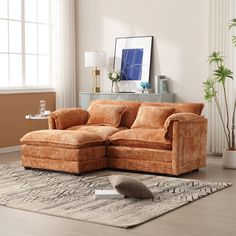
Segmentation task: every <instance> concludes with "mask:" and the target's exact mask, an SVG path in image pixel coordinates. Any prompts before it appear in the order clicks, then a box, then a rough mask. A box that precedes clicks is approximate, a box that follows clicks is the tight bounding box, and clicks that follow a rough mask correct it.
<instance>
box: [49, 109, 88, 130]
mask: <svg viewBox="0 0 236 236" xmlns="http://www.w3.org/2000/svg"><path fill="white" fill-rule="evenodd" d="M88 117H89V113H88V112H87V111H86V110H83V109H81V108H63V109H59V110H56V111H54V112H52V113H51V115H50V117H49V119H48V127H49V129H67V128H69V127H71V126H74V125H84V124H86V122H87V120H88Z"/></svg>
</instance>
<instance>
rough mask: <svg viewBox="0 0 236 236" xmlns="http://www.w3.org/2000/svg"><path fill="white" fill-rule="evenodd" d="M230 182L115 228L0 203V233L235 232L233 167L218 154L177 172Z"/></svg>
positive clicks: (5, 159)
mask: <svg viewBox="0 0 236 236" xmlns="http://www.w3.org/2000/svg"><path fill="white" fill-rule="evenodd" d="M19 156H20V154H19V153H18V152H15V153H9V154H0V163H9V162H12V161H16V160H19V159H20V157H19ZM181 177H183V178H189V179H202V180H209V181H217V182H231V183H233V186H232V187H230V188H227V189H225V190H222V191H220V192H217V193H214V194H212V195H210V196H208V197H205V198H203V199H200V200H198V201H195V202H193V203H191V204H189V205H187V206H184V207H181V208H179V209H177V210H175V211H173V212H170V213H168V214H166V215H163V216H161V217H159V218H156V219H154V220H152V221H149V222H147V223H145V224H142V225H140V226H138V227H135V228H132V229H128V230H127V229H119V228H115V227H109V226H103V225H98V224H91V223H85V222H80V221H75V220H69V219H65V218H59V217H53V216H48V215H42V214H36V213H31V212H27V211H21V210H16V209H11V208H7V207H0V235H1V236H37V235H40V236H72V235H74V236H80V235H83V236H87V235H88V236H90V235H96V236H100V235H101V236H118V235H122V236H126V235H130V236H131V235H132V236H134V235H135V236H139V235H145V236H149V235H150V236H151V235H153V236H154V235H155V236H157V235H158V236H172V235H173V236H185V235H186V236H193V235H201V236H234V235H236V170H226V169H223V168H222V166H221V158H220V157H212V156H211V157H208V160H207V168H203V169H201V170H200V171H199V172H194V173H190V174H186V175H184V176H181Z"/></svg>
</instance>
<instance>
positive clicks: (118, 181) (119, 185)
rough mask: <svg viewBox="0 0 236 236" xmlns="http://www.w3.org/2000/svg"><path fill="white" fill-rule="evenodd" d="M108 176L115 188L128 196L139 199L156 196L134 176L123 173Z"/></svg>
mask: <svg viewBox="0 0 236 236" xmlns="http://www.w3.org/2000/svg"><path fill="white" fill-rule="evenodd" d="M108 178H109V180H110V182H111V185H112V186H113V188H115V189H116V190H117V192H119V193H120V194H123V195H124V196H126V197H132V198H138V199H148V198H152V199H153V198H154V195H153V193H152V192H151V191H150V190H149V189H148V187H147V186H146V185H145V184H143V183H142V182H140V181H138V180H136V179H134V178H131V177H128V176H123V175H111V176H109V177H108Z"/></svg>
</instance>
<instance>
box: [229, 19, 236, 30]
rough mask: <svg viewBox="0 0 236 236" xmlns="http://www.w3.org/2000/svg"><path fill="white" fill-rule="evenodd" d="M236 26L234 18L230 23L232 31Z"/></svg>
mask: <svg viewBox="0 0 236 236" xmlns="http://www.w3.org/2000/svg"><path fill="white" fill-rule="evenodd" d="M235 26H236V19H235V18H234V19H233V20H231V21H230V24H229V28H230V29H231V28H232V27H235Z"/></svg>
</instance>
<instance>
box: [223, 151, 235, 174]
mask: <svg viewBox="0 0 236 236" xmlns="http://www.w3.org/2000/svg"><path fill="white" fill-rule="evenodd" d="M223 167H224V168H227V169H236V150H224V151H223Z"/></svg>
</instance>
